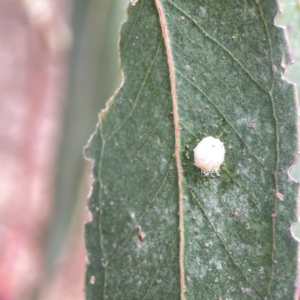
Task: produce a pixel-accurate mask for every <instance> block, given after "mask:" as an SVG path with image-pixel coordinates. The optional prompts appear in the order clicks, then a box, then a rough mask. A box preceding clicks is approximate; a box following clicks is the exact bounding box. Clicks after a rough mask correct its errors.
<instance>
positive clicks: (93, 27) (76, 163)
mask: <svg viewBox="0 0 300 300" xmlns="http://www.w3.org/2000/svg"><path fill="white" fill-rule="evenodd" d="M127 4H128V1H127V0H122V1H120V0H113V1H109V0H105V1H103V0H90V1H79V0H75V1H74V2H73V5H74V7H73V14H72V28H73V47H72V49H71V53H70V59H69V72H68V91H67V101H66V105H65V110H64V116H63V127H62V133H61V144H60V151H59V159H58V164H57V175H56V184H55V203H54V211H53V218H52V221H51V226H50V229H49V236H48V246H47V257H46V270H47V273H49V272H50V273H51V272H52V271H53V269H54V267H55V264H56V261H57V258H58V257H59V255H61V253H62V250H63V249H64V250H65V251H64V260H63V261H64V265H62V267H61V269H59V268H58V269H57V272H56V273H57V274H58V276H59V277H61V279H57V278H56V279H54V281H56V283H53V284H54V285H56V286H59V285H60V286H61V288H57V289H58V290H59V291H60V292H61V293H62V294H60V293H59V292H56V293H57V294H54V292H53V289H52V288H50V286H51V285H50V286H49V285H48V286H47V285H46V287H45V289H46V290H47V291H48V292H44V293H43V294H44V295H47V296H43V297H44V298H43V299H62V298H63V299H66V297H67V295H66V294H64V291H65V290H70V289H74V287H75V286H76V285H74V280H75V279H74V280H73V281H68V282H69V288H65V287H66V286H65V285H64V284H63V283H62V282H63V281H64V280H65V281H66V277H67V276H62V274H64V273H66V274H70V275H71V276H72V274H80V276H77V280H75V281H76V282H78V285H77V287H78V286H79V287H80V288H81V290H82V293H81V295H80V296H79V299H81V297H82V296H83V276H84V275H83V274H84V267H85V265H84V263H85V255H84V248H83V238H82V234H83V232H82V223H83V222H84V219H85V217H84V214H83V212H84V211H85V205H86V203H85V201H84V200H83V199H85V197H86V195H87V193H88V181H87V179H88V178H89V176H88V173H87V168H88V163H87V162H85V161H84V160H83V157H82V149H83V147H84V146H85V144H86V142H87V140H88V138H89V135H90V133H91V132H92V131H93V128H94V127H95V124H96V122H97V118H98V112H99V111H100V110H101V109H102V108H104V105H105V102H106V101H107V99H108V98H109V96H110V95H111V94H112V93H113V92H114V90H115V89H116V88H117V87H118V86H119V85H120V80H121V76H120V72H119V64H118V47H117V44H118V33H119V28H120V24H121V22H122V21H124V20H125V12H124V10H125V7H126V6H127ZM68 235H70V236H71V237H72V236H73V238H71V241H69V243H68V246H67V247H66V242H67V241H68V239H67V237H68ZM76 249H77V251H76ZM72 253H73V254H74V255H76V254H75V253H77V256H76V257H77V260H75V262H74V257H73V255H72ZM68 262H71V264H70V263H68ZM74 264H75V265H74ZM74 269H76V271H75V270H74ZM74 271H75V272H74ZM66 274H65V275H66ZM54 278H55V276H54ZM66 284H67V283H66ZM62 286H64V288H62ZM50 290H51V292H50ZM69 296H70V297H71V295H69ZM75 296H76V292H73V293H72V297H73V298H72V297H71V298H72V299H74V297H75ZM77 297H78V296H77Z"/></svg>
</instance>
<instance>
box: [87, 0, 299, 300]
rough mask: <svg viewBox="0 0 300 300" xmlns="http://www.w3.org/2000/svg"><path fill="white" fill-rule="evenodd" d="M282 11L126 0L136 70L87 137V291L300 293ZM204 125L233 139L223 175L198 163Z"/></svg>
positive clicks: (127, 61) (291, 105)
mask: <svg viewBox="0 0 300 300" xmlns="http://www.w3.org/2000/svg"><path fill="white" fill-rule="evenodd" d="M256 2H257V3H256ZM277 11H278V7H277V4H276V1H274V0H266V1H260V2H259V3H258V1H208V0H206V1H204V0H201V1H199V0H197V1H196V0H190V1H182V0H173V1H170V0H169V1H168V0H156V1H152V0H139V1H138V3H137V4H136V5H131V6H130V7H129V8H128V20H127V22H126V23H125V24H124V25H123V27H122V31H121V40H120V55H121V61H122V71H123V73H124V83H123V85H122V86H121V88H120V89H119V90H118V92H117V93H115V95H114V96H113V97H112V98H111V99H110V100H109V102H108V104H107V109H106V110H105V111H103V112H102V113H101V114H100V122H99V124H98V127H97V130H96V132H95V134H94V136H93V138H92V140H91V141H90V143H89V146H88V148H87V150H86V155H87V157H89V158H90V159H92V160H93V177H94V181H93V190H92V194H91V196H90V198H89V209H90V212H91V215H92V221H91V222H90V223H88V224H87V225H86V247H87V252H88V265H87V272H86V295H87V299H218V298H219V299H293V294H294V283H295V280H296V273H297V270H296V269H297V244H296V242H294V241H293V239H292V237H291V235H290V231H289V227H290V225H291V223H293V222H295V220H296V198H297V189H298V186H297V185H296V184H295V183H294V182H292V181H290V180H289V178H288V173H287V172H288V169H289V167H290V165H291V164H292V163H293V160H294V156H295V154H296V150H297V126H296V123H297V113H296V109H295V99H294V90H293V87H292V86H291V85H290V84H288V83H287V82H285V81H283V80H282V73H283V72H284V69H283V67H282V66H285V65H287V64H288V62H289V60H290V58H289V55H288V50H287V46H286V42H285V39H284V34H283V31H282V29H280V28H277V27H275V26H274V25H273V24H274V17H275V15H276V13H277ZM171 112H172V113H171ZM205 136H213V137H216V138H219V139H220V140H221V141H222V142H223V143H224V145H225V149H226V154H225V161H224V166H222V167H221V170H220V175H219V176H216V175H215V176H212V175H210V176H205V175H204V174H203V173H202V172H201V171H200V170H199V169H197V168H196V167H195V166H194V165H193V149H194V148H195V146H196V145H197V144H198V142H199V141H200V140H202V139H203V138H204V137H205Z"/></svg>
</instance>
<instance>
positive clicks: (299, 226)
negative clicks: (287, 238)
mask: <svg viewBox="0 0 300 300" xmlns="http://www.w3.org/2000/svg"><path fill="white" fill-rule="evenodd" d="M291 233H292V237H293V238H294V239H295V240H296V241H297V242H298V243H299V242H300V223H294V224H292V226H291Z"/></svg>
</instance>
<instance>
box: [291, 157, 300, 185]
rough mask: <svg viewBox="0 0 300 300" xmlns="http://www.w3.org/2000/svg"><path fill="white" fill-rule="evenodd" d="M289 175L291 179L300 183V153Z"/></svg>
mask: <svg viewBox="0 0 300 300" xmlns="http://www.w3.org/2000/svg"><path fill="white" fill-rule="evenodd" d="M289 175H290V177H291V178H292V179H293V180H295V181H297V182H300V159H299V153H298V155H297V157H296V159H295V162H294V164H293V165H292V166H291V167H290V169H289Z"/></svg>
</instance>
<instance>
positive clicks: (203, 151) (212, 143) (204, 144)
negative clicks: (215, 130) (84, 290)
mask: <svg viewBox="0 0 300 300" xmlns="http://www.w3.org/2000/svg"><path fill="white" fill-rule="evenodd" d="M224 156H225V148H224V144H223V143H222V142H221V141H220V140H219V139H216V138H213V137H212V136H208V137H206V138H204V139H203V140H202V141H201V142H200V143H199V144H198V145H197V146H196V148H195V149H194V164H195V166H196V167H198V168H199V169H201V171H202V173H204V175H205V176H207V175H209V174H211V173H216V174H217V175H219V171H220V166H221V164H222V163H223V161H224Z"/></svg>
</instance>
